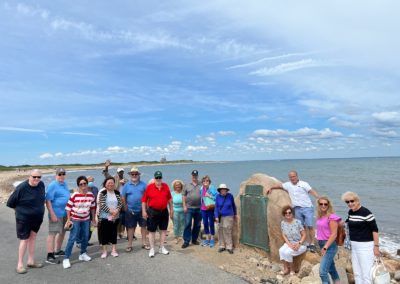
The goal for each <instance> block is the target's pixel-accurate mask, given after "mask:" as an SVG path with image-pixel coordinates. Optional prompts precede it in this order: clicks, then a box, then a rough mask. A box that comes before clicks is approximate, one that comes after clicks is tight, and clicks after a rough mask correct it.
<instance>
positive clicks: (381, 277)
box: [370, 257, 390, 284]
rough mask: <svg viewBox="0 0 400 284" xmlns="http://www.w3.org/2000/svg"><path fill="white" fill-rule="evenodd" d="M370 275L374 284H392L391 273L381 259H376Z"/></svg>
mask: <svg viewBox="0 0 400 284" xmlns="http://www.w3.org/2000/svg"><path fill="white" fill-rule="evenodd" d="M370 274H371V279H372V283H373V284H390V273H389V271H388V270H387V269H386V267H385V265H384V264H383V261H382V260H381V258H380V257H375V260H374V265H372V267H371V271H370Z"/></svg>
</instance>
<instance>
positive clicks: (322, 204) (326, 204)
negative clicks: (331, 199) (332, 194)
mask: <svg viewBox="0 0 400 284" xmlns="http://www.w3.org/2000/svg"><path fill="white" fill-rule="evenodd" d="M319 206H328V203H320V204H319Z"/></svg>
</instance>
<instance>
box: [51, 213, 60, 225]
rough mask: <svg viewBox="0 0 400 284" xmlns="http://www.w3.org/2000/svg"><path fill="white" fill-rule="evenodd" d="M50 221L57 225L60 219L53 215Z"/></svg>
mask: <svg viewBox="0 0 400 284" xmlns="http://www.w3.org/2000/svg"><path fill="white" fill-rule="evenodd" d="M50 220H51V222H53V223H55V222H57V221H58V218H57V216H56V215H55V214H51V215H50Z"/></svg>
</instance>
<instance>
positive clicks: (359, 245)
mask: <svg viewBox="0 0 400 284" xmlns="http://www.w3.org/2000/svg"><path fill="white" fill-rule="evenodd" d="M342 200H343V201H344V202H346V203H347V206H348V207H349V208H350V210H349V213H348V217H347V220H346V222H347V223H348V226H349V234H350V241H351V262H352V265H353V271H354V280H355V282H356V284H370V283H372V280H371V275H370V271H371V268H372V265H373V264H374V257H375V256H379V255H380V252H379V234H378V226H377V224H376V220H375V217H374V215H373V214H372V213H371V211H369V210H368V209H367V208H365V207H363V206H361V203H360V198H359V197H358V195H357V194H356V193H354V192H350V191H348V192H346V193H344V194H343V195H342Z"/></svg>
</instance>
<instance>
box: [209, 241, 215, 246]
mask: <svg viewBox="0 0 400 284" xmlns="http://www.w3.org/2000/svg"><path fill="white" fill-rule="evenodd" d="M214 246H215V241H214V240H210V248H213V247H214Z"/></svg>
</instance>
